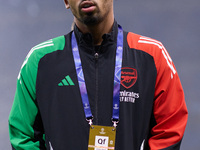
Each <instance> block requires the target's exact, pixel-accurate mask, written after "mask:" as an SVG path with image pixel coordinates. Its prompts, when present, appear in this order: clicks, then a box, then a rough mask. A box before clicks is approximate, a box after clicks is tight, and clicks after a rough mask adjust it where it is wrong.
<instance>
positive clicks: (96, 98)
mask: <svg viewBox="0 0 200 150" xmlns="http://www.w3.org/2000/svg"><path fill="white" fill-rule="evenodd" d="M98 58H99V53H98V52H95V54H94V59H95V79H96V80H95V85H96V91H95V102H96V103H95V114H96V116H94V117H96V124H98V115H97V114H98V86H99V85H98V71H99V70H98Z"/></svg>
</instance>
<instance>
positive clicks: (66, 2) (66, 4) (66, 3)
mask: <svg viewBox="0 0 200 150" xmlns="http://www.w3.org/2000/svg"><path fill="white" fill-rule="evenodd" d="M64 2H65V7H66V8H67V9H69V8H70V6H69V2H68V0H64Z"/></svg>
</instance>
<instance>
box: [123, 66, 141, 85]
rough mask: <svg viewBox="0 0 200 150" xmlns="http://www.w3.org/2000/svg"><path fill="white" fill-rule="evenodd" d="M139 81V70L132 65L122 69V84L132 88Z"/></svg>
mask: <svg viewBox="0 0 200 150" xmlns="http://www.w3.org/2000/svg"><path fill="white" fill-rule="evenodd" d="M136 81H137V70H136V69H134V68H130V67H124V68H122V69H121V85H123V86H124V87H125V88H127V89H129V88H131V87H132V86H133V85H134V84H135V82H136Z"/></svg>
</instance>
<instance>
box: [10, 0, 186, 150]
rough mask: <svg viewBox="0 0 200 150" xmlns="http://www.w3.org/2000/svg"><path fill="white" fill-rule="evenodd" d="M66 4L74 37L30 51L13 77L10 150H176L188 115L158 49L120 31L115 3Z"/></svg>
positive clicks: (80, 0)
mask: <svg viewBox="0 0 200 150" xmlns="http://www.w3.org/2000/svg"><path fill="white" fill-rule="evenodd" d="M65 5H66V8H70V9H71V11H72V13H73V15H74V22H75V26H74V31H72V32H70V33H69V34H67V35H65V36H61V37H57V38H54V39H52V40H49V41H46V42H44V43H41V44H39V45H37V46H35V47H33V48H32V49H31V51H30V52H29V54H28V55H27V57H26V59H25V61H24V63H23V65H22V68H21V71H20V73H19V76H18V81H17V90H16V95H15V100H14V104H13V107H12V110H11V113H10V117H9V131H10V140H11V144H12V147H13V149H16V150H20V149H23V150H29V149H31V150H32V149H33V150H39V149H50V150H66V149H68V150H72V149H73V150H86V149H95V150H99V149H102V150H106V149H116V150H143V149H144V150H147V149H151V150H158V149H159V150H178V149H180V143H181V140H182V137H183V134H184V130H185V126H186V122H187V114H188V113H187V108H186V105H185V100H184V94H183V89H182V86H181V83H180V80H179V77H178V74H177V72H176V69H175V67H174V64H173V62H172V60H171V58H170V56H169V54H168V53H167V51H166V49H165V48H164V46H163V45H162V44H161V43H160V42H158V41H156V40H153V39H151V38H147V37H143V36H140V35H136V34H134V33H130V32H125V31H123V30H122V28H121V27H120V26H118V25H117V22H116V21H115V19H114V13H113V0H65ZM110 129H112V130H110Z"/></svg>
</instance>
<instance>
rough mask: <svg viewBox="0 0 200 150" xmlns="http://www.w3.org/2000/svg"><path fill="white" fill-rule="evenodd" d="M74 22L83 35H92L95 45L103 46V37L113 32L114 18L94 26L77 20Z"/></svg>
mask: <svg viewBox="0 0 200 150" xmlns="http://www.w3.org/2000/svg"><path fill="white" fill-rule="evenodd" d="M74 21H75V23H76V25H77V27H78V28H79V30H80V31H81V32H82V33H83V34H84V33H90V34H91V35H92V38H93V44H94V45H101V43H102V41H103V39H102V36H103V35H104V34H106V33H109V32H111V30H112V26H113V23H114V17H112V19H109V20H103V21H102V22H100V23H98V24H94V25H86V24H83V23H82V22H80V21H78V20H76V19H75V20H74Z"/></svg>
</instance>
